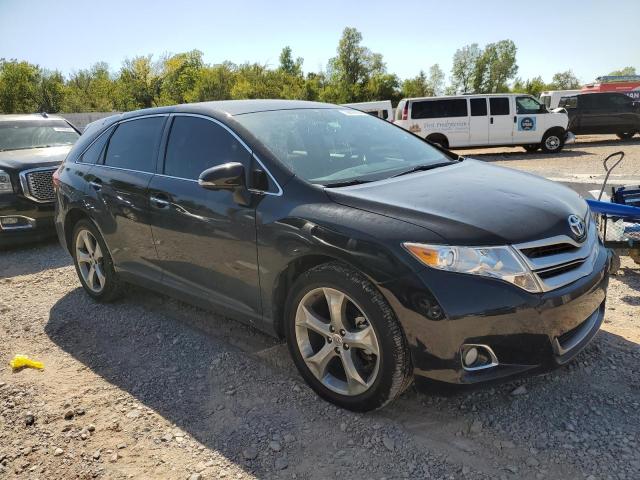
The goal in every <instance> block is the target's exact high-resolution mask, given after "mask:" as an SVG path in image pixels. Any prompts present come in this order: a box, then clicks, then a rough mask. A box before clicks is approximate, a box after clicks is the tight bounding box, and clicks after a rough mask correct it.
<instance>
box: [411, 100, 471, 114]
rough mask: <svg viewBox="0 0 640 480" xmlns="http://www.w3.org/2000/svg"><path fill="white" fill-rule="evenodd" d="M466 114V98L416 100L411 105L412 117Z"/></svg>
mask: <svg viewBox="0 0 640 480" xmlns="http://www.w3.org/2000/svg"><path fill="white" fill-rule="evenodd" d="M466 116H467V99H466V98H452V99H443V100H423V101H414V102H413V103H412V105H411V118H446V117H466Z"/></svg>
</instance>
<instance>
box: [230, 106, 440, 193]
mask: <svg viewBox="0 0 640 480" xmlns="http://www.w3.org/2000/svg"><path fill="white" fill-rule="evenodd" d="M234 118H235V119H236V120H237V121H238V122H239V123H240V124H242V125H243V126H244V127H245V128H247V129H248V130H249V131H250V132H251V133H252V134H253V135H255V136H256V137H257V138H258V140H260V141H261V142H262V143H263V144H264V145H265V146H266V147H267V148H268V149H269V150H270V151H271V152H272V153H273V154H274V155H275V156H276V158H278V159H279V160H280V161H281V162H282V163H284V164H286V165H287V166H288V167H289V168H290V169H291V171H293V172H294V173H295V174H296V175H297V176H299V177H302V178H304V179H305V180H307V181H309V182H311V183H317V184H321V185H332V184H339V183H347V182H352V181H373V180H381V179H383V178H389V177H392V176H393V175H397V174H398V173H402V172H406V171H409V170H412V169H414V168H415V167H417V166H430V165H436V164H442V163H446V164H448V163H452V160H451V158H449V157H447V156H446V155H444V154H443V153H442V152H440V151H439V150H437V149H435V148H433V147H431V146H430V145H429V144H427V143H426V142H424V141H422V140H420V139H419V138H417V137H415V136H413V135H411V134H410V133H408V132H406V131H404V130H402V129H400V128H398V127H394V126H393V125H392V124H390V123H388V122H386V121H384V120H380V119H378V118H375V117H372V116H371V115H367V114H366V113H364V112H360V111H357V110H348V109H337V108H336V109H300V110H277V111H269V112H256V113H248V114H244V115H237V116H236V117H234Z"/></svg>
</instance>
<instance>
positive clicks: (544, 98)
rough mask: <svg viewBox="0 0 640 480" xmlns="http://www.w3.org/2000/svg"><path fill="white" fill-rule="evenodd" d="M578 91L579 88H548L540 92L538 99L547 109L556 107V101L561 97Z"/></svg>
mask: <svg viewBox="0 0 640 480" xmlns="http://www.w3.org/2000/svg"><path fill="white" fill-rule="evenodd" d="M577 93H580V90H549V91H547V92H542V93H541V94H540V101H541V102H542V103H544V106H545V107H547V108H548V109H549V110H552V109H554V108H558V102H560V99H561V98H562V97H568V96H570V95H575V94H577Z"/></svg>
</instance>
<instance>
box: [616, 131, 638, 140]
mask: <svg viewBox="0 0 640 480" xmlns="http://www.w3.org/2000/svg"><path fill="white" fill-rule="evenodd" d="M636 133H637V132H635V131H633V130H632V131H630V132H618V133H616V136H617V137H618V138H619V139H620V140H629V139H630V138H632V137H633V136H634V135H635V134H636Z"/></svg>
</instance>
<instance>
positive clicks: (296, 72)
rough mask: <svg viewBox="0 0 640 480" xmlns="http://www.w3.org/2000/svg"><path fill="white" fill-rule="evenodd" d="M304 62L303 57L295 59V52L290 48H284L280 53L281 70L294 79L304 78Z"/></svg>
mask: <svg viewBox="0 0 640 480" xmlns="http://www.w3.org/2000/svg"><path fill="white" fill-rule="evenodd" d="M302 62H303V60H302V57H298V58H296V59H295V60H294V59H293V51H292V50H291V47H289V46H286V47H284V48H283V49H282V52H280V66H279V69H280V70H281V71H283V72H284V73H286V74H288V75H292V76H294V77H299V76H302Z"/></svg>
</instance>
